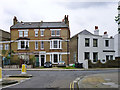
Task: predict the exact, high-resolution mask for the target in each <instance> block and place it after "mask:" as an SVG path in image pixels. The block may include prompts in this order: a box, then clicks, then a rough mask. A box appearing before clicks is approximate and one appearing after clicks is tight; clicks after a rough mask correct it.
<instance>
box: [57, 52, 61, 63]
mask: <svg viewBox="0 0 120 90" xmlns="http://www.w3.org/2000/svg"><path fill="white" fill-rule="evenodd" d="M57 55H58V62H59V61H60V60H59V54H57Z"/></svg>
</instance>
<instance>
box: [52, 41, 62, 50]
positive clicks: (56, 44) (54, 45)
mask: <svg viewBox="0 0 120 90" xmlns="http://www.w3.org/2000/svg"><path fill="white" fill-rule="evenodd" d="M50 49H62V41H61V40H51V41H50Z"/></svg>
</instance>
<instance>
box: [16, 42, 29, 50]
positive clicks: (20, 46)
mask: <svg viewBox="0 0 120 90" xmlns="http://www.w3.org/2000/svg"><path fill="white" fill-rule="evenodd" d="M28 48H29V41H26V40H24V41H18V49H21V50H25V49H28Z"/></svg>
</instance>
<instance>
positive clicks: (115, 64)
mask: <svg viewBox="0 0 120 90" xmlns="http://www.w3.org/2000/svg"><path fill="white" fill-rule="evenodd" d="M88 67H89V68H119V67H120V58H118V59H116V60H107V61H106V63H104V64H103V63H101V61H100V60H98V61H97V62H96V63H92V62H91V60H88Z"/></svg>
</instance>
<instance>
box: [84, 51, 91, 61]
mask: <svg viewBox="0 0 120 90" xmlns="http://www.w3.org/2000/svg"><path fill="white" fill-rule="evenodd" d="M89 57H90V56H89V52H85V60H86V59H88V60H89V59H90V58H89Z"/></svg>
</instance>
